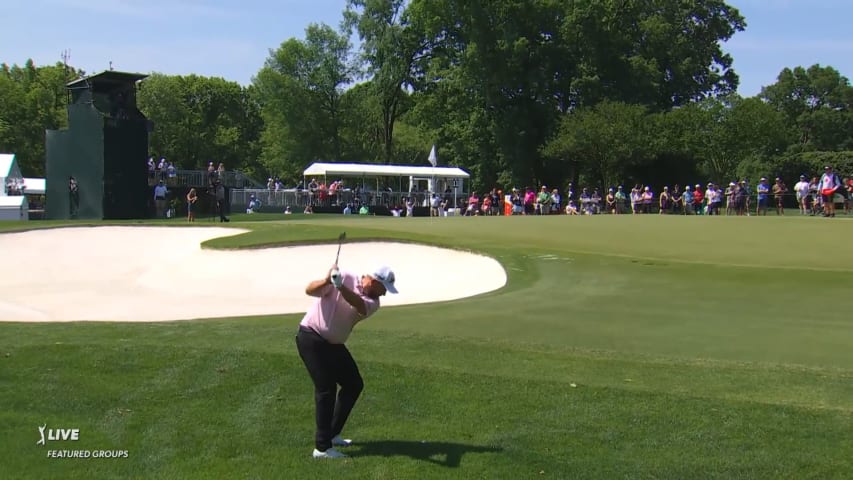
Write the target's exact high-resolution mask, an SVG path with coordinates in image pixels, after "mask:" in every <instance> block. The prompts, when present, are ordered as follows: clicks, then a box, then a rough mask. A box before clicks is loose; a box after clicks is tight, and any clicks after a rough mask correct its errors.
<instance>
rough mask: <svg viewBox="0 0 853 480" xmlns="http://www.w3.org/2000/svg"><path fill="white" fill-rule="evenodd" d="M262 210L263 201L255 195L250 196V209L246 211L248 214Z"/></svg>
mask: <svg viewBox="0 0 853 480" xmlns="http://www.w3.org/2000/svg"><path fill="white" fill-rule="evenodd" d="M260 209H261V201H260V200H258V197H256V196H255V194H254V193H253V194H251V195H249V208H247V209H246V213H256V212H258V211H259V210H260Z"/></svg>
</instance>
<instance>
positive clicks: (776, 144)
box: [657, 95, 790, 182]
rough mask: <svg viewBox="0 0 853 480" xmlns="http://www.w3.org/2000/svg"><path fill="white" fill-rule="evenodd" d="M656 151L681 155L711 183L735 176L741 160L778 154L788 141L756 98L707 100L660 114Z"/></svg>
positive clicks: (778, 120) (775, 116)
mask: <svg viewBox="0 0 853 480" xmlns="http://www.w3.org/2000/svg"><path fill="white" fill-rule="evenodd" d="M662 120H663V121H662V124H661V125H662V132H663V134H662V135H661V136H660V137H659V145H658V147H657V148H658V149H659V150H660V151H663V152H668V153H678V154H683V155H685V156H687V157H689V158H692V159H693V160H694V161H695V162H696V163H697V165H698V167H699V168H698V170H699V171H698V172H697V173H699V174H701V175H703V176H705V178H707V179H708V180H713V181H715V182H723V181H729V180H731V179H734V178H736V176H737V170H738V166H739V164H740V163H741V162H743V161H744V160H746V159H749V158H752V159H756V158H758V159H762V158H764V159H766V158H770V157H772V156H776V155H780V154H782V153H783V152H784V151H785V148H786V146H787V145H788V143H789V141H790V133H789V132H790V129H789V128H787V126H786V125H785V121H784V118H783V117H782V115H781V114H779V113H778V112H777V111H775V110H774V109H773V107H772V106H770V105H768V104H767V103H765V102H763V101H762V100H760V99H758V98H748V99H743V98H741V97H739V96H737V95H729V96H726V97H721V98H709V99H706V100H704V101H702V102H698V103H694V104H690V105H686V106H684V107H682V108H678V109H676V110H673V111H672V112H670V113H668V114H664V115H663V116H662Z"/></svg>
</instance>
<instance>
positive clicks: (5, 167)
mask: <svg viewBox="0 0 853 480" xmlns="http://www.w3.org/2000/svg"><path fill="white" fill-rule="evenodd" d="M10 181H15V182H18V183H22V182H23V181H24V176H23V175H21V169H20V168H18V162H16V161H15V155H14V154H12V153H0V188H2V189H3V190H2V191H0V196H3V197H5V196H6V195H8V192H6V184H7V183H8V182H10Z"/></svg>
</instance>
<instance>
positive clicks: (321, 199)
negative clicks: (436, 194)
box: [230, 188, 467, 209]
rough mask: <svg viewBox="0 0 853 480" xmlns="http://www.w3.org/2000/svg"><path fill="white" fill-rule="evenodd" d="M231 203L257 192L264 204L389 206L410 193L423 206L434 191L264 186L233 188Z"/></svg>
mask: <svg viewBox="0 0 853 480" xmlns="http://www.w3.org/2000/svg"><path fill="white" fill-rule="evenodd" d="M230 193H231V198H230V200H231V205H233V206H236V207H246V206H247V205H249V202H250V201H251V199H252V196H253V195H254V197H255V199H256V200H257V201H259V202H260V203H261V205H262V206H263V207H280V208H284V207H288V206H289V207H302V208H304V207H306V206H308V205H312V206H315V207H336V206H339V207H341V209H343V208H344V207H345V206H346V205H351V206H353V207H360V206H362V205H368V206H386V207H394V206H399V207H403V206H404V205H405V204H406V200H407V199H408V198H409V197H412V198H413V199H414V203H415V205H416V206H419V207H428V206H429V198H430V194H429V193H427V192H375V191H354V190H349V189H346V190H340V191H338V192H336V193H335V194H334V195H329V194H328V193H322V192H310V191H308V190H297V189H283V190H269V189H264V188H235V189H232V190H231V192H230ZM442 198H447V200H448V202H447V203H448V205H449V206H450V207H453V206H454V196H453V194H450V195H442ZM466 199H467V194H462V193H458V194H457V195H456V204H457V205H459V206H462V205H463V204H465V201H466Z"/></svg>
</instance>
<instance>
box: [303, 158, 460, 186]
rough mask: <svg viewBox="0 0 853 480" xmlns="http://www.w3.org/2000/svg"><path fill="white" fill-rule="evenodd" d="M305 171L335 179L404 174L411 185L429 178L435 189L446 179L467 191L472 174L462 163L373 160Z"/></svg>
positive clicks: (308, 174)
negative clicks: (438, 164) (440, 164)
mask: <svg viewBox="0 0 853 480" xmlns="http://www.w3.org/2000/svg"><path fill="white" fill-rule="evenodd" d="M302 174H303V176H304V177H306V178H308V177H324V178H326V179H328V178H329V177H331V178H332V179H333V180H336V179H338V178H345V177H357V178H371V179H374V178H375V179H377V182H378V179H379V177H397V178H399V179H400V182H401V183H402V179H403V178H407V177H408V184H409V186H410V189H411V186H412V185H413V184H414V183H415V182H416V181H418V180H426V181H427V183H428V186H427V190H428V191H431V192H434V191H436V190H439V191H442V190H443V188H441V181H442V180H443V181H444V183H445V184H446V185H447V186H448V187H450V185H451V184H452V185H454V186H455V187H456V189H457V191H460V192H461V191H464V190H463V185H462V182H463V181H464V180H465V179H467V178H470V177H471V175H470V174H469V173H468V172H466V171H465V170H462V169H461V168H459V167H420V166H412V165H379V164H373V163H312V164H311V165H310V166H309V167H308V168H306V169H305V171H304V172H302ZM436 181H438V182H439V185H438V187H439V188H438V189H436V185H435V183H436ZM377 189H378V188H377Z"/></svg>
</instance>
